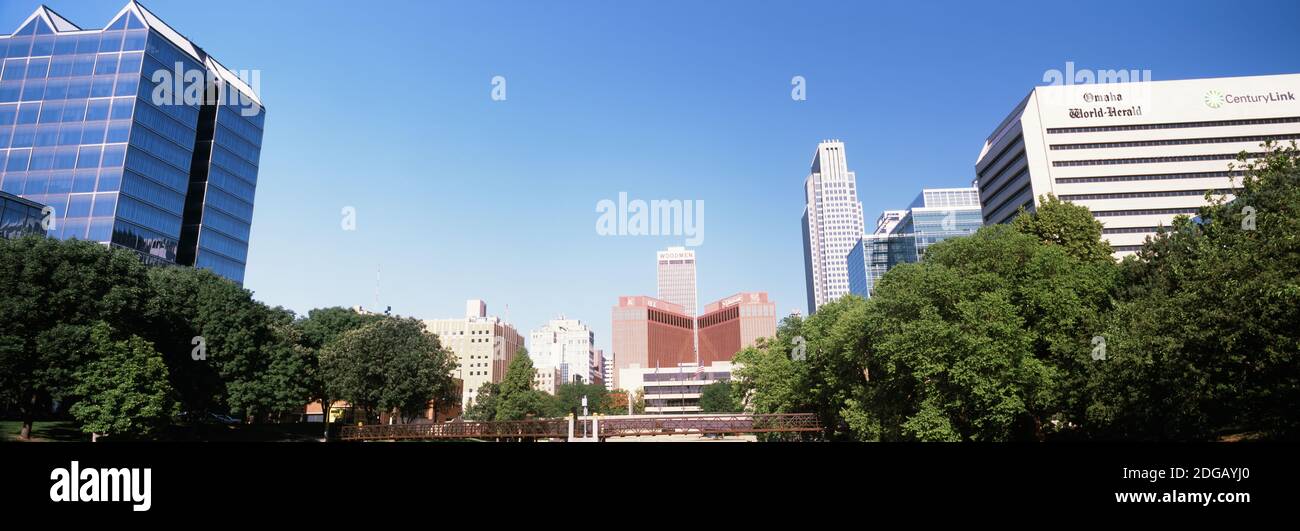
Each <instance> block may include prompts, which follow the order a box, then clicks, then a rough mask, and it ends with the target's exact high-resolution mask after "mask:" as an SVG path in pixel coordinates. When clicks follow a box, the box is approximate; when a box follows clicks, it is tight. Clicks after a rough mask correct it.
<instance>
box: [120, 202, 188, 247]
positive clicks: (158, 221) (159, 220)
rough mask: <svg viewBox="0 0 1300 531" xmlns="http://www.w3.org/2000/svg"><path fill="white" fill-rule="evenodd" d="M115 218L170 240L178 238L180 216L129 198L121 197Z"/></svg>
mask: <svg viewBox="0 0 1300 531" xmlns="http://www.w3.org/2000/svg"><path fill="white" fill-rule="evenodd" d="M117 217H119V218H121V219H124V220H127V221H130V222H134V223H135V224H137V225H140V226H141V227H147V228H150V229H153V230H155V231H157V232H159V233H161V234H163V235H166V236H169V237H172V238H179V237H180V233H181V217H180V216H177V215H175V214H172V213H171V212H167V211H165V210H163V209H161V208H158V207H156V206H154V205H151V204H148V203H145V202H143V201H140V200H137V199H135V198H132V197H130V196H122V197H121V199H120V200H118V207H117Z"/></svg>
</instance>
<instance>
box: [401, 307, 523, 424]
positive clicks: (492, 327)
mask: <svg viewBox="0 0 1300 531" xmlns="http://www.w3.org/2000/svg"><path fill="white" fill-rule="evenodd" d="M424 327H425V331H427V332H429V333H431V334H434V335H437V336H438V341H439V342H440V343H442V346H443V347H444V348H446V349H448V350H450V351H451V352H452V353H453V354H455V356H456V362H457V367H456V374H454V375H453V376H455V377H456V378H458V379H460V380H461V382H463V383H462V386H461V406H462V407H464V408H466V409H468V408H469V407H470V406H471V405H473V404H474V400H475V398H476V397H477V395H478V390H479V388H480V387H482V386H483V384H485V383H501V380H502V379H503V378H505V374H506V368H508V367H509V366H510V362H511V361H512V360H514V358H515V352H517V351H518V350H519V349H520V347H523V346H524V338H523V336H521V335H520V334H519V332H518V331H516V330H515V327H514V326H511V325H510V323H507V322H505V321H502V320H501V319H499V318H497V317H493V316H490V315H488V313H487V304H485V303H483V302H482V301H480V300H477V299H475V300H470V301H468V302H467V303H466V312H465V317H462V318H455V319H427V320H425V321H424Z"/></svg>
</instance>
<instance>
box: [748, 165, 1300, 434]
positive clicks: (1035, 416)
mask: <svg viewBox="0 0 1300 531" xmlns="http://www.w3.org/2000/svg"><path fill="white" fill-rule="evenodd" d="M1267 152H1268V155H1267V156H1266V157H1264V158H1262V159H1259V160H1256V161H1251V162H1249V163H1246V161H1245V160H1244V159H1243V161H1242V162H1243V164H1244V167H1245V168H1246V176H1245V177H1244V178H1243V182H1242V183H1241V189H1240V190H1239V191H1238V192H1237V193H1236V194H1235V197H1234V198H1233V199H1232V200H1231V201H1227V200H1225V199H1224V198H1221V197H1218V198H1216V197H1210V198H1209V199H1211V204H1210V205H1209V206H1207V207H1204V208H1202V209H1201V212H1200V215H1199V216H1198V218H1197V219H1196V220H1192V219H1189V218H1187V217H1180V218H1179V219H1177V220H1176V221H1175V222H1174V224H1173V226H1172V227H1170V228H1168V229H1165V230H1162V231H1161V232H1160V233H1159V234H1158V235H1157V236H1156V237H1155V238H1153V239H1151V240H1149V241H1148V242H1147V244H1146V245H1145V246H1144V248H1143V250H1142V251H1141V252H1139V253H1137V255H1136V256H1133V257H1129V258H1128V259H1126V260H1124V261H1123V262H1122V263H1116V262H1115V261H1114V260H1112V259H1111V258H1110V253H1109V249H1108V247H1107V244H1106V243H1105V242H1104V240H1103V239H1102V238H1101V226H1100V224H1099V223H1098V222H1097V221H1096V220H1094V219H1093V218H1092V216H1091V214H1090V213H1089V212H1088V211H1087V209H1086V208H1084V207H1081V206H1076V205H1073V204H1071V203H1067V202H1063V201H1060V200H1058V199H1056V198H1054V197H1043V198H1041V200H1040V206H1039V208H1038V209H1037V210H1036V211H1035V212H1033V213H1022V215H1020V216H1019V217H1018V218H1017V219H1016V221H1015V222H1013V223H1012V224H1010V225H1006V226H993V227H984V228H982V229H980V230H979V231H978V232H977V233H975V234H974V235H972V236H970V237H964V238H953V239H949V240H946V241H943V242H941V243H938V244H936V245H933V246H931V247H930V248H929V249H928V251H927V253H926V256H925V259H924V260H923V261H921V262H920V263H917V264H907V265H902V266H899V267H896V268H894V269H893V270H891V271H889V272H888V273H887V274H886V275H885V276H884V277H883V278H882V280H881V281H880V282H879V283H878V285H877V286H876V291H875V292H874V293H873V296H872V297H871V298H870V299H869V300H866V299H862V298H858V297H845V298H843V299H841V300H838V301H835V302H832V303H830V304H827V305H825V306H823V307H821V308H819V309H818V311H817V313H816V314H814V315H812V316H810V317H809V318H807V319H800V318H790V319H787V320H786V321H784V322H783V323H782V324H781V326H780V328H779V330H778V333H777V337H776V338H774V339H773V340H772V341H770V342H767V343H765V344H763V345H761V346H760V347H759V348H751V349H746V350H745V351H743V352H741V353H740V354H739V355H738V356H737V359H736V361H737V362H739V363H741V364H742V367H741V368H739V369H738V371H737V376H738V377H739V380H738V382H737V383H736V385H735V386H734V389H733V396H734V397H735V398H736V399H739V400H743V401H744V404H745V405H746V407H748V408H749V409H750V410H753V411H755V412H763V413H768V412H773V413H775V412H793V411H814V412H816V413H817V414H818V415H819V417H820V418H821V420H822V422H823V425H824V427H825V428H826V432H825V433H824V434H823V437H826V438H832V439H856V440H880V441H892V440H919V441H1010V440H1059V439H1083V438H1091V439H1138V440H1208V439H1213V438H1216V437H1220V436H1224V435H1228V434H1249V435H1252V436H1259V437H1265V438H1294V437H1295V436H1296V434H1297V424H1298V423H1300V420H1298V419H1300V417H1297V416H1296V415H1295V413H1294V412H1295V411H1296V408H1297V406H1300V365H1298V364H1297V362H1298V361H1300V360H1298V359H1297V353H1298V351H1300V171H1297V151H1296V148H1295V147H1294V145H1293V146H1291V147H1288V148H1278V147H1275V146H1269V147H1268V149H1267Z"/></svg>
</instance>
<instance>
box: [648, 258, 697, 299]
mask: <svg viewBox="0 0 1300 531" xmlns="http://www.w3.org/2000/svg"><path fill="white" fill-rule="evenodd" d="M657 255H658V256H657V258H658V264H659V267H658V274H659V299H660V300H665V301H668V302H671V303H673V304H680V305H681V306H682V308H683V309H684V311H685V312H686V315H691V316H694V315H695V251H690V250H687V249H686V248H685V247H669V248H668V249H667V250H663V251H659V252H658V253H657Z"/></svg>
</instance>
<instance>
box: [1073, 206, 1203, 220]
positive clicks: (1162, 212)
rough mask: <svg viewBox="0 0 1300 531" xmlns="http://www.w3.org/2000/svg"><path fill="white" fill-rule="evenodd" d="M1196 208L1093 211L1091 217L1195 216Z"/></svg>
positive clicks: (1197, 210)
mask: <svg viewBox="0 0 1300 531" xmlns="http://www.w3.org/2000/svg"><path fill="white" fill-rule="evenodd" d="M1199 211H1200V209H1197V208H1143V209H1134V210H1094V211H1092V217H1094V218H1105V217H1113V216H1167V215H1170V214H1173V215H1178V214H1196V213H1198V212H1199Z"/></svg>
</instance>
